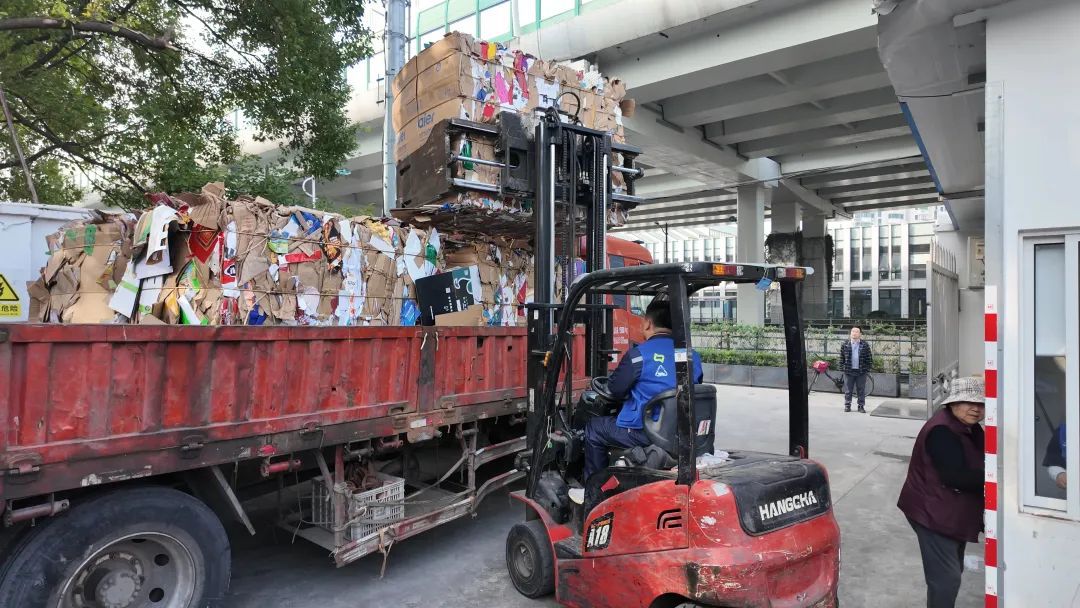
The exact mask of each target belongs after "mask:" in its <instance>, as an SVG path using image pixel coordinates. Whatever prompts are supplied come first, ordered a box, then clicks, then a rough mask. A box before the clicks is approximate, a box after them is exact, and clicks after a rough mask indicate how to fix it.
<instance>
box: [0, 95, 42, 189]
mask: <svg viewBox="0 0 1080 608" xmlns="http://www.w3.org/2000/svg"><path fill="white" fill-rule="evenodd" d="M0 108H3V110H4V119H5V120H6V121H7V126H8V130H9V131H11V142H12V144H14V146H15V156H17V157H19V164H20V165H22V170H23V176H24V177H25V178H26V189H27V190H29V191H30V202H31V203H34V204H35V205H36V204H38V197H37V189H36V188H34V179H33V178H32V177H30V167H28V166H27V164H26V157H25V156H23V151H22V146H21V145H19V132H18V131H16V130H15V124H14V123H13V122H12V120H11V110H9V109H8V105H7V97H5V96H4V88H3V87H0Z"/></svg>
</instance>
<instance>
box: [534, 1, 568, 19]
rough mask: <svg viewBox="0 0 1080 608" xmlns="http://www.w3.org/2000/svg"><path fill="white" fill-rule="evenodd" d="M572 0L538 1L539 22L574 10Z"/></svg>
mask: <svg viewBox="0 0 1080 608" xmlns="http://www.w3.org/2000/svg"><path fill="white" fill-rule="evenodd" d="M575 4H576V2H575V1H574V0H540V20H541V21H543V20H545V19H550V18H552V17H557V16H559V15H561V14H563V13H565V12H568V11H572V10H574V8H575V6H574V5H575Z"/></svg>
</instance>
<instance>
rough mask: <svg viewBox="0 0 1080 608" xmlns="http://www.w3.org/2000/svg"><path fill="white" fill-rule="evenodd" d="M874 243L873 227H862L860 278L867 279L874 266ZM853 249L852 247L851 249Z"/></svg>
mask: <svg viewBox="0 0 1080 608" xmlns="http://www.w3.org/2000/svg"><path fill="white" fill-rule="evenodd" d="M873 244H874V234H873V228H863V229H862V268H861V270H862V280H864V281H869V280H870V273H871V272H872V271H873V268H874V253H873V251H872V249H873ZM852 251H854V249H852Z"/></svg>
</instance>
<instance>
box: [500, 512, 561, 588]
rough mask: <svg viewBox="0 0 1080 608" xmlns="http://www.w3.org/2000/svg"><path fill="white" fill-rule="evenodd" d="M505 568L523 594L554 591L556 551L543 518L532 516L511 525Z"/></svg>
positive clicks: (507, 539)
mask: <svg viewBox="0 0 1080 608" xmlns="http://www.w3.org/2000/svg"><path fill="white" fill-rule="evenodd" d="M506 569H507V570H508V571H509V572H510V580H512V581H514V587H515V588H516V589H517V590H518V592H520V593H521V594H522V595H524V596H525V597H532V598H536V597H543V596H545V595H551V594H552V593H554V592H555V554H554V553H553V552H552V550H551V541H550V540H548V535H547V529H546V528H544V522H542V521H540V520H539V519H534V520H531V521H527V522H525V523H521V524H515V525H514V527H513V528H510V534H508V535H507V537H506Z"/></svg>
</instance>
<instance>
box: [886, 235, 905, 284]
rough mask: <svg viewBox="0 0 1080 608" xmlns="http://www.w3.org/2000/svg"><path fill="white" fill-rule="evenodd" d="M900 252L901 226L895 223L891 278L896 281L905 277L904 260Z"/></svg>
mask: <svg viewBox="0 0 1080 608" xmlns="http://www.w3.org/2000/svg"><path fill="white" fill-rule="evenodd" d="M900 252H901V249H900V226H897V225H894V226H892V257H891V261H892V263H891V265H890V268H891V272H890V275H889V278H890V279H892V280H894V281H899V280H900V279H901V278H902V277H903V264H902V262H903V260H902V259H901V253H900Z"/></svg>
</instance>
